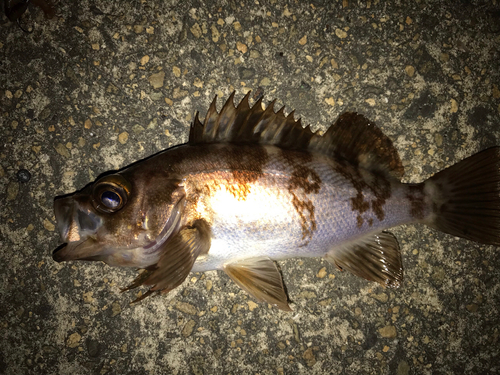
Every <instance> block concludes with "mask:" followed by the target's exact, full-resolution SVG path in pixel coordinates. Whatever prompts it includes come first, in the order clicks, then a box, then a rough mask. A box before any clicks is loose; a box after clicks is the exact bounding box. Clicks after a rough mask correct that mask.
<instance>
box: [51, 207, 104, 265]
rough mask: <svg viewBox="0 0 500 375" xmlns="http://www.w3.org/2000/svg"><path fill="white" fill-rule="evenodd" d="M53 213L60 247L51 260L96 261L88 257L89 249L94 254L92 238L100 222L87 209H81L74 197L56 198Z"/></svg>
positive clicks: (97, 217)
mask: <svg viewBox="0 0 500 375" xmlns="http://www.w3.org/2000/svg"><path fill="white" fill-rule="evenodd" d="M54 213H55V216H56V223H57V230H58V232H59V236H60V238H61V241H62V242H64V243H63V244H62V245H60V246H59V247H57V248H56V249H55V250H54V251H53V253H52V258H53V259H54V260H55V261H56V262H63V261H67V260H77V259H82V260H97V259H95V258H96V257H95V256H89V253H90V252H89V250H90V247H92V248H93V249H94V250H93V251H92V253H95V250H96V249H95V246H96V241H95V240H94V239H93V238H92V236H93V235H95V233H96V231H97V230H98V229H99V227H100V226H101V225H102V220H101V219H100V218H99V216H97V215H95V214H94V213H93V212H91V211H90V210H88V209H85V208H84V207H82V206H81V205H80V204H79V203H78V202H77V201H76V200H75V199H74V197H66V198H56V199H55V200H54Z"/></svg>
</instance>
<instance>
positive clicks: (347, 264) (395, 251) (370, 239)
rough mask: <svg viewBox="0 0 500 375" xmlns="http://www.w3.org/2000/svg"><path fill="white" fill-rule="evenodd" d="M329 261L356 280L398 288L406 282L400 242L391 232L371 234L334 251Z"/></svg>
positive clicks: (327, 257) (330, 254)
mask: <svg viewBox="0 0 500 375" xmlns="http://www.w3.org/2000/svg"><path fill="white" fill-rule="evenodd" d="M325 259H326V260H327V261H329V262H330V263H332V264H335V265H336V266H337V267H339V268H340V269H342V270H343V269H346V270H348V271H350V272H351V273H353V274H354V275H356V276H361V277H363V278H365V279H367V280H370V281H376V282H377V283H379V284H381V285H382V286H384V287H389V288H397V287H399V285H400V284H401V282H402V281H403V266H402V262H401V254H400V252H399V245H398V241H397V240H396V238H395V237H394V236H393V235H392V234H391V233H387V232H381V233H375V234H370V235H368V236H366V237H363V238H361V239H359V240H356V241H355V242H352V243H349V244H347V245H344V246H341V247H339V248H335V249H333V250H331V251H330V252H329V253H328V254H326V255H325Z"/></svg>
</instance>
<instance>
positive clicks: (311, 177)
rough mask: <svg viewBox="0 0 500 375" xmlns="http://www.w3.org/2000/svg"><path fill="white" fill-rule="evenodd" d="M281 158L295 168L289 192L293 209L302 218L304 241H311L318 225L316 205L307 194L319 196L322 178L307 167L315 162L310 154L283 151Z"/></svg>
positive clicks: (289, 184)
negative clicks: (315, 211)
mask: <svg viewBox="0 0 500 375" xmlns="http://www.w3.org/2000/svg"><path fill="white" fill-rule="evenodd" d="M281 156H282V157H283V159H284V161H285V162H286V163H287V164H288V165H290V166H291V167H292V168H293V172H292V175H291V176H290V180H289V183H288V191H289V192H290V194H291V195H292V204H293V207H294V208H295V210H296V211H297V213H298V215H299V217H300V222H301V223H300V225H301V229H302V239H303V240H310V239H311V238H312V236H313V234H314V232H315V231H316V229H317V224H316V218H315V216H314V210H315V208H314V204H313V202H312V200H310V199H309V198H308V197H307V194H318V192H319V190H320V189H321V178H320V177H319V175H318V173H317V172H316V171H315V170H314V169H312V168H310V167H309V166H308V165H307V164H308V163H310V162H311V161H312V160H313V156H312V155H311V154H310V153H309V152H306V151H303V152H298V151H286V150H282V152H281ZM301 192H302V193H301Z"/></svg>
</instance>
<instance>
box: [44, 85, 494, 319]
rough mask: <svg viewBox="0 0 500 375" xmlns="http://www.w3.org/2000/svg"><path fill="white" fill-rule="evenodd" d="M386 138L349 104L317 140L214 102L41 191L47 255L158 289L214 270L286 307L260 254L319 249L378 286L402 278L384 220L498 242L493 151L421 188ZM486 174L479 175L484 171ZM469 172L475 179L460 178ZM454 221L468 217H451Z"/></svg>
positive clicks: (278, 119)
mask: <svg viewBox="0 0 500 375" xmlns="http://www.w3.org/2000/svg"><path fill="white" fill-rule="evenodd" d="M402 174H403V168H402V163H401V161H400V159H399V156H398V154H397V152H396V150H395V149H394V147H393V146H392V143H391V141H390V140H389V139H388V138H387V137H386V136H385V135H383V134H382V132H381V131H380V130H379V129H378V128H377V127H376V126H375V125H374V124H373V123H371V122H370V121H368V120H367V119H366V118H364V117H363V116H361V115H357V114H355V113H346V114H344V115H342V116H341V117H340V118H339V120H337V122H336V123H335V124H334V125H332V127H331V128H330V129H329V130H328V131H327V132H326V133H325V134H324V135H323V136H319V135H318V134H314V133H312V132H311V131H310V130H309V128H308V127H306V128H303V127H302V126H301V124H300V121H295V120H294V119H293V115H289V116H285V115H284V114H283V110H280V111H278V112H277V113H275V112H274V110H273V106H272V105H270V106H269V107H268V108H267V109H266V110H264V109H262V106H261V102H260V101H259V102H258V103H256V104H255V105H254V106H253V107H250V106H249V104H248V95H247V96H246V97H245V98H244V99H243V100H242V101H241V103H240V104H239V105H238V106H237V107H234V105H233V96H231V97H230V99H229V100H228V101H227V102H226V104H225V105H224V107H223V108H222V110H221V111H220V112H217V110H216V108H215V101H214V102H213V103H212V106H211V107H210V109H209V112H208V113H207V115H206V118H205V121H204V123H203V124H202V123H201V122H200V121H199V120H198V117H196V119H195V122H194V123H193V125H192V127H191V131H190V140H189V142H188V144H186V145H181V146H177V147H174V148H171V149H168V150H166V151H163V152H161V153H159V154H157V155H154V156H152V157H150V158H148V159H146V160H143V161H141V162H138V163H135V164H133V165H132V166H130V167H127V168H125V169H123V170H121V171H118V172H116V173H113V174H108V175H104V176H103V177H101V178H100V179H98V180H97V181H96V182H95V183H93V184H91V185H89V186H87V187H86V188H85V189H83V190H82V191H80V192H77V193H75V194H73V195H71V196H69V197H64V198H58V199H56V200H55V214H56V219H57V222H58V228H59V231H60V234H61V238H62V239H63V241H65V242H67V244H65V245H63V246H62V247H61V248H59V249H57V251H56V252H54V255H53V256H54V259H55V260H57V261H63V260H77V259H84V260H102V261H104V262H106V263H108V264H110V265H115V266H132V267H137V268H143V269H145V271H144V272H143V273H141V274H140V275H139V276H138V277H137V279H136V280H135V281H134V282H133V283H132V284H131V285H130V286H129V287H128V288H127V289H132V288H135V287H138V286H140V285H148V286H150V287H151V288H150V290H149V291H148V292H146V293H145V294H144V295H143V296H142V297H140V298H139V299H142V298H143V297H145V296H147V295H148V294H151V293H152V292H154V291H164V292H166V291H169V290H172V289H173V288H175V287H177V286H178V285H180V284H181V283H182V282H183V280H184V279H185V278H186V277H187V275H188V274H189V272H200V271H208V270H224V271H225V272H226V273H227V274H228V275H229V276H230V277H231V278H232V279H233V280H234V281H235V282H236V283H237V284H238V285H239V286H241V287H242V288H243V289H245V290H246V291H248V292H249V293H250V294H252V295H253V296H254V297H255V298H257V299H258V300H260V301H266V302H269V303H271V304H273V305H276V306H278V307H279V308H281V309H284V310H288V309H289V306H288V303H287V296H286V293H285V291H284V287H283V283H282V280H281V275H280V274H279V271H278V269H277V268H276V265H275V264H274V261H276V260H281V259H286V258H291V257H320V256H323V257H325V258H326V259H327V260H329V261H330V262H331V263H334V264H336V265H337V266H338V267H339V268H341V269H347V270H349V271H351V272H352V273H354V274H356V275H359V276H361V277H364V278H366V279H368V280H373V281H376V282H379V283H380V284H382V285H384V286H389V287H397V286H399V285H400V283H401V281H402V279H403V272H402V262H401V255H400V253H399V246H398V243H397V241H396V239H395V238H394V236H392V235H391V234H390V233H388V232H385V230H386V229H388V228H391V227H394V226H397V225H401V224H405V223H413V222H422V223H425V224H427V225H430V226H433V227H435V228H437V229H440V230H443V231H446V232H448V233H452V234H454V235H459V236H462V237H465V238H469V239H472V240H476V241H480V242H484V243H493V244H500V192H499V191H498V186H499V182H500V151H499V149H498V148H493V149H489V150H486V151H484V152H483V153H480V154H477V155H475V156H473V157H471V158H469V159H466V160H465V161H463V162H461V163H459V164H457V165H456V166H454V167H451V168H449V169H448V170H445V171H442V172H440V173H438V174H436V175H435V176H434V177H432V178H431V179H429V180H427V181H425V182H423V183H421V184H403V183H401V182H400V178H401V176H402ZM485 176H487V177H485ZM471 181H475V182H474V183H471ZM464 217H468V219H467V220H464Z"/></svg>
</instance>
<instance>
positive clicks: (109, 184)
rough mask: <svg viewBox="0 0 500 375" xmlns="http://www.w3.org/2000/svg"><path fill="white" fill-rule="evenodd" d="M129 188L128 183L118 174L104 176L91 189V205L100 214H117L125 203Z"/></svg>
mask: <svg viewBox="0 0 500 375" xmlns="http://www.w3.org/2000/svg"><path fill="white" fill-rule="evenodd" d="M130 188H131V187H130V184H129V183H128V181H127V180H125V178H124V177H123V176H121V175H119V174H114V175H109V176H105V177H103V178H101V179H100V180H98V181H97V182H96V183H95V185H94V187H93V192H92V203H93V205H94V207H95V209H96V210H98V211H100V212H103V213H113V212H117V211H119V210H121V209H122V208H123V207H124V206H125V204H126V203H127V199H128V197H129V195H130V190H131V189H130Z"/></svg>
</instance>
